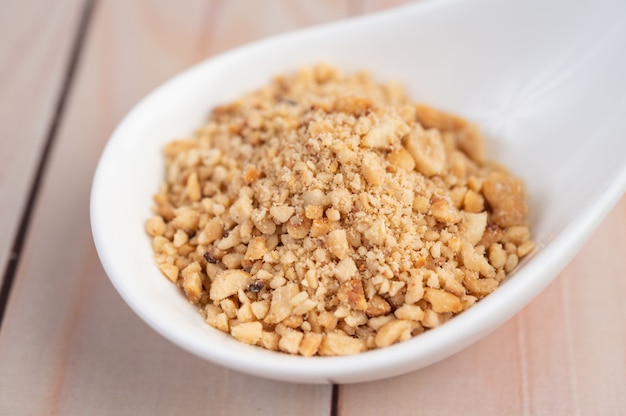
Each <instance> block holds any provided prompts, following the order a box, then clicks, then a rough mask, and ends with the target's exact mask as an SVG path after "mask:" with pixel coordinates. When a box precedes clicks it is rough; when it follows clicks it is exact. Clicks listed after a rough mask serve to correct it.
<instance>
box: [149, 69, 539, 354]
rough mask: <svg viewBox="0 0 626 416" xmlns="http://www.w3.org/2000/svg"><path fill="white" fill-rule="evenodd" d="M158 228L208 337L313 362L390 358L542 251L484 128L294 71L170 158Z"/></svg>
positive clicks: (213, 120)
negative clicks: (384, 352) (213, 333)
mask: <svg viewBox="0 0 626 416" xmlns="http://www.w3.org/2000/svg"><path fill="white" fill-rule="evenodd" d="M163 153H164V158H165V177H164V178H163V183H162V185H161V187H160V188H159V190H158V191H157V193H156V195H155V197H154V208H153V213H152V216H150V217H149V218H148V219H147V221H146V224H145V227H146V232H147V234H148V235H149V236H150V238H151V239H152V247H153V249H154V254H155V261H156V264H157V266H158V268H159V270H161V272H162V273H163V275H164V276H165V277H166V278H167V279H169V280H170V281H172V282H173V283H174V284H176V285H177V286H179V288H180V290H181V293H182V294H183V295H184V296H185V297H186V298H187V299H188V300H189V302H190V303H192V304H193V305H195V306H196V307H197V308H198V309H199V311H200V313H201V314H202V315H203V316H204V318H205V320H206V322H207V324H209V325H211V326H212V327H214V328H216V329H218V330H220V331H223V332H226V333H229V334H231V335H232V336H233V337H234V338H236V339H238V340H240V341H241V342H244V343H247V344H251V345H256V346H258V347H261V348H266V349H269V350H274V351H280V352H282V353H287V354H299V355H302V356H307V357H309V356H313V355H347V354H356V353H360V352H363V351H367V350H369V349H375V348H383V347H387V346H389V345H392V344H394V343H397V342H402V341H405V340H407V339H409V338H411V337H413V336H417V335H418V334H420V333H422V332H423V331H425V330H428V329H429V328H435V327H437V326H439V325H441V324H443V323H444V322H445V321H447V320H449V319H451V318H452V317H453V316H455V315H456V314H459V313H462V312H463V311H464V310H466V309H468V308H470V307H471V306H472V305H473V304H474V303H475V302H477V301H479V300H480V299H482V298H483V297H485V296H488V295H489V294H490V293H491V292H493V291H494V290H495V289H496V288H497V286H498V285H499V284H500V282H502V280H503V279H504V278H505V277H506V276H507V275H508V274H509V273H511V272H512V271H513V270H514V269H515V268H516V267H517V265H518V264H519V262H520V260H521V259H522V258H523V257H524V256H527V255H528V254H529V253H530V252H531V251H532V250H533V247H534V243H533V242H532V240H531V239H530V230H529V228H528V226H527V224H526V215H527V207H526V204H525V193H524V188H523V184H522V183H521V181H520V180H519V179H517V178H515V177H514V176H512V175H511V174H509V173H506V172H504V171H503V170H502V169H501V168H496V167H494V165H493V164H491V163H490V162H488V161H487V160H486V158H485V147H484V143H483V139H482V136H481V135H480V131H479V130H478V128H477V127H476V126H475V125H473V124H471V123H470V122H468V121H466V120H464V119H462V118H461V117H459V116H456V115H453V114H449V113H445V112H442V111H440V110H436V109H434V108H432V107H429V106H426V105H423V104H419V105H418V104H415V103H413V102H412V101H411V100H410V99H409V97H408V96H407V95H406V94H405V92H404V90H403V89H402V88H401V87H400V86H398V85H397V84H381V83H378V82H376V81H374V80H373V79H372V78H371V77H370V76H369V75H368V74H366V73H355V74H348V75H343V74H341V73H340V72H339V71H338V70H336V69H334V68H332V67H330V66H328V65H317V66H315V67H311V68H303V69H301V70H299V71H298V72H297V73H295V74H291V75H280V76H277V77H276V78H274V80H273V81H272V82H270V83H269V85H267V86H265V87H263V88H261V89H259V90H257V91H253V92H250V93H249V94H246V95H244V96H242V97H241V98H239V99H238V100H236V101H233V102H231V103H226V104H224V105H222V106H219V107H217V108H215V109H214V110H213V111H212V112H211V114H210V115H209V118H208V120H207V122H206V124H205V125H203V126H200V127H199V128H198V129H197V131H196V132H195V133H194V134H193V135H192V136H191V137H188V138H183V139H179V140H174V141H172V142H170V143H169V144H167V145H166V146H165V148H164V151H163Z"/></svg>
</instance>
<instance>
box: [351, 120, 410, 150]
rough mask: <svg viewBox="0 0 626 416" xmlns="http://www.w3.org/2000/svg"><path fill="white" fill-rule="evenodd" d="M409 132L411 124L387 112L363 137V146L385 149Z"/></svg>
mask: <svg viewBox="0 0 626 416" xmlns="http://www.w3.org/2000/svg"><path fill="white" fill-rule="evenodd" d="M408 132H409V126H408V125H407V124H406V123H404V122H403V121H401V120H398V119H394V118H391V117H389V116H388V115H386V114H385V115H384V116H383V117H382V118H380V119H379V120H378V122H377V123H375V124H373V125H372V127H371V128H370V130H369V131H368V132H367V134H365V136H363V137H362V139H361V146H363V147H372V148H377V149H384V148H386V147H388V146H389V145H390V144H392V143H394V142H397V141H398V140H399V139H400V138H401V137H402V136H404V135H405V134H407V133H408Z"/></svg>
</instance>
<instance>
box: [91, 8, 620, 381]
mask: <svg viewBox="0 0 626 416" xmlns="http://www.w3.org/2000/svg"><path fill="white" fill-rule="evenodd" d="M319 61H327V62H330V63H332V64H333V65H335V66H338V67H340V68H342V69H344V70H345V71H350V70H353V69H366V70H369V71H370V72H372V73H373V74H374V75H375V77H376V78H378V79H380V80H390V79H395V80H398V81H400V82H402V83H403V84H404V85H405V86H406V87H407V88H408V90H409V92H410V93H411V94H412V96H413V98H414V99H415V100H418V101H421V102H425V103H429V104H431V105H433V106H436V107H440V108H443V109H446V110H449V111H452V112H456V113H459V114H462V115H463V116H465V117H467V118H469V119H471V120H473V121H475V122H477V123H478V124H480V125H481V126H482V127H483V130H484V131H485V132H486V134H487V137H488V145H489V149H490V157H491V158H495V159H497V160H500V161H502V162H503V163H504V164H506V165H508V166H509V167H510V168H511V170H512V171H513V172H515V173H516V174H517V175H519V176H521V177H522V178H523V179H524V180H525V182H526V184H527V189H528V191H529V193H530V209H531V217H530V219H531V223H532V230H533V237H534V239H535V240H536V242H537V243H538V247H537V249H536V251H535V252H534V254H533V255H532V256H531V258H530V259H528V260H527V261H525V262H524V263H523V264H522V265H521V267H520V268H519V270H518V271H517V272H516V273H514V275H513V276H512V277H511V278H510V279H509V280H508V281H506V282H505V283H504V284H503V285H502V286H501V287H500V288H498V289H497V290H496V291H495V292H494V293H493V294H491V295H490V296H488V297H487V298H486V299H484V300H482V301H481V302H479V303H478V304H477V305H476V306H474V307H473V308H472V309H470V310H468V311H466V312H464V313H462V314H461V315H459V316H458V317H456V318H454V319H452V320H451V321H450V322H448V323H446V324H444V325H443V326H441V327H439V328H437V329H435V330H432V331H428V332H426V333H424V334H422V335H420V336H418V337H416V338H414V339H412V340H409V341H407V342H404V343H401V344H397V345H394V346H392V347H388V348H384V349H381V350H376V351H371V352H367V353H364V354H361V355H358V356H352V357H332V358H320V357H313V358H302V357H294V356H287V355H285V354H279V353H272V352H268V351H264V350H261V349H259V348H254V347H250V346H247V345H243V344H241V343H239V342H236V341H234V340H233V339H231V338H230V337H228V336H226V335H224V334H222V333H220V332H218V331H216V330H214V329H212V328H210V327H208V326H207V325H206V324H205V323H204V322H203V321H202V319H201V317H200V316H199V314H198V313H197V312H196V311H195V310H194V308H193V307H191V306H190V305H189V304H188V303H187V302H186V301H185V300H184V299H183V297H182V296H181V295H180V293H179V292H178V291H177V290H175V288H174V287H173V286H172V285H171V283H169V282H168V281H167V280H166V279H164V278H163V277H162V276H161V275H160V273H159V272H158V271H157V269H156V267H155V265H154V264H153V260H152V252H151V249H150V245H149V242H148V239H147V237H146V236H145V234H144V231H143V224H144V221H145V219H146V218H147V216H148V215H149V212H150V211H149V208H150V204H151V195H152V193H153V192H154V191H155V190H156V189H157V186H158V184H159V182H160V181H161V178H162V174H163V168H162V163H163V160H162V157H161V153H160V149H161V147H162V145H163V144H164V143H165V142H166V141H168V140H170V139H172V138H174V137H180V136H182V135H185V134H187V133H189V132H191V131H192V130H193V129H194V128H195V127H197V126H199V125H201V123H202V121H203V120H204V117H205V116H206V114H207V112H208V110H209V109H210V108H211V107H212V106H214V105H216V104H219V103H222V102H225V101H228V100H230V99H233V98H236V97H237V96H238V95H240V94H242V93H244V92H246V91H248V90H250V89H253V88H256V87H259V86H261V85H263V84H264V83H266V82H267V81H268V80H269V79H270V78H271V76H273V75H274V74H277V73H283V72H286V71H292V70H294V69H296V68H297V67H300V66H304V65H309V64H314V63H317V62H319ZM625 188H626V2H624V1H622V0H607V1H572V0H550V1H546V0H524V1H519V0H430V1H425V2H420V3H418V4H415V5H411V6H407V7H403V8H399V9H396V10H392V11H389V12H385V13H381V14H378V15H370V16H366V17H363V18H358V19H353V20H348V21H345V22H340V23H336V24H331V25H327V26H322V27H318V28H313V29H309V30H304V31H300V32H296V33H291V34H286V35H282V36H278V37H274V38H270V39H267V40H263V41H261V42H257V43H254V44H251V45H249V46H245V47H243V48H239V49H236V50H233V51H231V52H228V53H225V54H223V55H221V56H218V57H216V58H214V59H211V60H209V61H207V62H204V63H202V64H200V65H198V66H196V67H194V68H192V69H190V70H188V71H186V72H185V73H183V74H181V75H179V76H178V77H176V78H174V79H172V80H171V81H170V82H168V83H166V84H165V85H163V86H162V87H161V88H159V89H157V90H156V91H155V92H154V93H152V94H151V95H149V96H148V97H147V98H146V99H145V100H144V101H142V102H141V103H140V104H139V105H138V106H137V107H136V108H135V109H134V110H133V111H132V112H131V113H130V114H129V115H128V117H127V118H126V119H125V120H124V121H123V123H122V124H121V125H120V126H119V128H118V129H117V130H116V132H115V133H114V134H113V136H112V138H111V140H110V142H109V144H108V145H107V148H106V150H105V152H104V153H103V156H102V159H101V162H100V165H99V167H98V170H97V173H96V176H95V179H94V184H93V192H92V201H91V216H92V228H93V234H94V240H95V243H96V246H97V249H98V253H99V255H100V258H101V260H102V263H103V265H104V267H105V269H106V272H107V273H108V275H109V276H110V278H111V281H112V282H113V284H114V285H115V287H116V288H117V290H118V291H119V293H120V294H121V295H122V297H123V298H124V299H125V300H126V301H127V302H128V304H129V305H130V306H131V307H132V308H133V309H134V310H135V311H136V312H137V313H138V314H139V315H140V316H141V317H142V318H143V319H144V320H145V321H146V322H147V323H148V324H150V325H151V326H152V327H153V328H154V329H156V330H157V331H158V332H160V333H161V334H163V335H164V336H165V337H167V338H168V339H170V340H171V341H173V342H174V343H176V344H178V345H180V346H181V347H183V348H185V349H187V350H189V351H191V352H193V353H195V354H197V355H199V356H201V357H203V358H206V359H208V360H211V361H214V362H217V363H219V364H221V365H224V366H228V367H230V368H233V369H237V370H239V371H244V372H248V373H252V374H256V375H260V376H264V377H270V378H275V379H280V380H288V381H299V382H317V383H321V382H341V383H349V382H358V381H366V380H374V379H380V378H384V377H390V376H394V375H398V374H402V373H406V372H409V371H413V370H416V369H419V368H421V367H424V366H427V365H429V364H432V363H434V362H436V361H438V360H441V359H443V358H445V357H447V356H449V355H451V354H454V353H456V352H457V351H459V350H461V349H462V348H465V347H467V346H468V345H470V344H472V343H473V342H475V341H477V340H478V339H480V338H481V337H483V336H485V335H486V334H488V333H489V332H490V331H492V330H494V329H495V328H496V327H498V326H499V325H501V324H502V323H504V322H505V321H507V320H508V319H509V318H511V317H512V316H513V315H514V314H515V313H516V312H518V311H519V310H520V309H521V308H522V307H524V306H525V305H526V304H528V302H530V300H531V299H533V298H534V297H535V296H536V295H537V294H538V293H539V292H540V291H541V290H542V289H543V288H544V287H545V286H546V285H547V284H548V283H549V282H550V281H551V280H552V279H553V278H554V277H555V276H556V275H557V274H558V272H559V271H560V270H561V269H562V268H563V267H564V266H565V265H566V264H567V262H568V261H569V260H570V259H571V258H572V257H573V256H574V254H575V253H576V251H577V250H578V249H579V248H580V247H581V245H582V244H583V242H584V241H585V239H586V237H587V236H588V235H589V234H590V232H591V231H592V230H593V228H594V227H595V226H596V225H597V224H598V223H599V222H600V220H601V219H602V217H603V216H604V215H605V214H606V213H607V212H608V211H609V209H610V208H611V206H612V205H613V204H614V203H615V201H617V200H618V199H619V198H620V196H621V195H622V194H623V193H624V189H625ZM581 307H584V305H581Z"/></svg>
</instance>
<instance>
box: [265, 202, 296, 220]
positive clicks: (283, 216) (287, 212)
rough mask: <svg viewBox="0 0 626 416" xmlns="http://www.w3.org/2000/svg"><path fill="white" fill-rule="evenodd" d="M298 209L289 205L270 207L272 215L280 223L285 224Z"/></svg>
mask: <svg viewBox="0 0 626 416" xmlns="http://www.w3.org/2000/svg"><path fill="white" fill-rule="evenodd" d="M295 211H296V209H295V208H294V207H289V206H287V205H277V206H274V207H271V208H270V215H271V216H272V218H274V220H275V221H276V222H277V223H278V224H284V223H286V222H287V221H289V218H291V216H292V215H293V213H294V212H295Z"/></svg>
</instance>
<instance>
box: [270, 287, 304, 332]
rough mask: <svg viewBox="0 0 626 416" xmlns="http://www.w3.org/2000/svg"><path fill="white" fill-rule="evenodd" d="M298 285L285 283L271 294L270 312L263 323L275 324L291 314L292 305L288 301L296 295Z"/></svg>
mask: <svg viewBox="0 0 626 416" xmlns="http://www.w3.org/2000/svg"><path fill="white" fill-rule="evenodd" d="M298 292H299V290H298V285H297V284H295V283H287V284H286V285H284V286H281V287H279V288H277V289H275V290H274V291H273V292H272V300H271V303H270V311H269V313H268V314H267V316H266V317H265V319H264V321H265V322H267V323H268V324H277V323H279V322H281V321H282V320H283V319H285V318H287V317H288V316H289V315H290V314H291V310H292V309H293V305H291V303H290V300H291V299H292V298H293V297H294V296H296V295H297V294H298Z"/></svg>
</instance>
